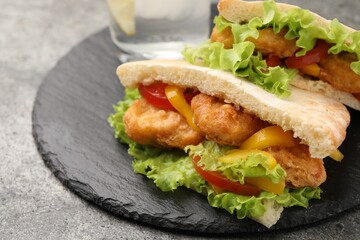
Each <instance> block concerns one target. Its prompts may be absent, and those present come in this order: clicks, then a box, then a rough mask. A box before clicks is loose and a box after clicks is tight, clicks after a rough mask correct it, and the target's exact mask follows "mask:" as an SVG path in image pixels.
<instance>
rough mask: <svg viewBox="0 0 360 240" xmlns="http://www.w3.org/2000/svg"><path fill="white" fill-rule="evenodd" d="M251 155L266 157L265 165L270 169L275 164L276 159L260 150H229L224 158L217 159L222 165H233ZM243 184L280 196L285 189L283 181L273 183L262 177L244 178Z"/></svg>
mask: <svg viewBox="0 0 360 240" xmlns="http://www.w3.org/2000/svg"><path fill="white" fill-rule="evenodd" d="M251 154H263V155H265V156H266V159H267V161H268V162H267V163H268V165H269V168H270V169H273V168H274V167H275V166H276V164H277V162H276V159H275V158H274V157H273V156H272V155H271V154H270V153H268V152H265V151H262V150H256V149H253V150H247V149H246V150H244V149H236V150H231V151H229V152H228V153H227V154H225V155H224V156H222V157H220V158H219V161H220V162H223V163H233V162H235V161H239V160H246V159H247V157H248V156H249V155H251ZM245 182H246V183H249V184H252V185H254V186H256V187H258V188H260V189H261V190H265V191H268V192H272V193H275V194H281V193H283V192H284V189H285V179H283V180H281V181H280V182H279V183H273V182H271V180H270V179H267V178H263V177H246V178H245Z"/></svg>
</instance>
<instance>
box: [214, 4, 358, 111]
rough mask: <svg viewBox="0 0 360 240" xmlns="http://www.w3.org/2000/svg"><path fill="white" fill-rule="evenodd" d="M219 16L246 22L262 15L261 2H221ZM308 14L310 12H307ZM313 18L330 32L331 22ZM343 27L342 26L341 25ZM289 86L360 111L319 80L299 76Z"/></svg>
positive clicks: (283, 6) (341, 93)
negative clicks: (318, 94)
mask: <svg viewBox="0 0 360 240" xmlns="http://www.w3.org/2000/svg"><path fill="white" fill-rule="evenodd" d="M276 6H277V7H278V9H279V10H281V11H284V12H287V11H289V10H291V9H294V8H299V7H298V6H294V5H290V4H285V3H276ZM218 10H219V14H220V15H221V16H222V17H224V18H225V19H226V20H228V21H230V22H235V23H242V22H248V21H249V20H250V19H252V18H254V17H262V16H263V15H264V6H263V1H251V2H249V1H242V0H221V1H220V2H219V4H218ZM309 12H310V11H309ZM310 13H311V14H312V15H313V16H314V17H315V24H316V25H319V26H321V27H323V28H325V29H329V30H330V24H331V20H328V19H325V18H323V17H321V16H320V15H318V14H316V13H313V12H310ZM342 25H343V24H342ZM343 26H344V27H345V28H346V29H348V31H349V33H351V32H354V31H355V30H354V29H352V28H350V27H348V26H345V25H343ZM291 84H292V85H294V86H296V87H298V88H302V89H305V90H308V91H313V92H317V93H320V94H323V95H325V96H327V97H330V98H332V99H335V100H337V101H340V102H341V103H343V104H345V105H347V106H349V107H351V108H353V109H356V110H360V101H359V100H358V99H356V98H355V97H354V96H353V95H352V94H351V93H348V92H345V91H342V90H338V89H336V88H334V87H332V86H331V85H330V84H328V83H326V82H324V81H321V80H316V81H314V80H311V79H307V78H303V77H301V76H298V77H296V78H295V79H294V80H292V81H291Z"/></svg>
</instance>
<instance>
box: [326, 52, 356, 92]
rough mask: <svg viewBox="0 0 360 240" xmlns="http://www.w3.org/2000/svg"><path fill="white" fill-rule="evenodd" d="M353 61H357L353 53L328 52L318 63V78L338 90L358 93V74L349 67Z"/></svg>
mask: <svg viewBox="0 0 360 240" xmlns="http://www.w3.org/2000/svg"><path fill="white" fill-rule="evenodd" d="M355 61H357V57H356V55H355V54H353V53H348V52H341V53H339V54H336V55H334V54H329V55H328V56H327V57H326V58H324V59H322V60H321V61H320V63H319V66H320V75H319V78H320V79H321V80H323V81H326V82H328V83H330V84H331V85H332V86H333V87H335V88H337V89H339V90H342V91H345V92H350V93H359V92H360V75H357V74H356V73H354V72H353V71H352V70H351V68H350V64H351V63H352V62H355Z"/></svg>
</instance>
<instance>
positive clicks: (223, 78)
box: [117, 60, 350, 158]
mask: <svg viewBox="0 0 360 240" xmlns="http://www.w3.org/2000/svg"><path fill="white" fill-rule="evenodd" d="M117 75H118V77H119V79H120V81H121V83H122V84H123V85H124V86H125V87H128V88H135V87H137V86H138V84H139V83H142V84H145V85H146V84H151V83H152V82H154V81H162V82H164V83H167V84H173V85H177V86H180V87H183V88H194V89H198V90H199V91H200V92H202V93H205V94H208V95H211V96H215V97H218V98H221V99H224V100H225V101H226V102H229V103H233V104H235V105H239V106H241V107H243V108H244V109H245V110H246V111H248V112H250V113H252V114H254V115H256V116H258V117H259V118H260V119H262V120H265V121H268V122H270V123H272V124H274V125H278V126H280V127H282V128H283V129H284V130H285V131H286V130H292V131H293V132H294V137H299V138H300V139H301V141H302V142H303V143H304V144H306V145H308V146H309V151H310V154H311V156H312V157H314V158H324V157H326V156H328V155H330V154H331V153H332V152H333V151H334V150H336V149H337V148H338V147H339V146H340V144H341V143H342V142H343V140H344V139H345V135H346V128H347V127H348V125H349V122H350V115H349V112H348V111H347V109H346V107H345V106H344V105H342V104H341V103H339V102H338V101H335V100H332V99H330V98H327V97H325V96H323V95H321V94H317V93H313V92H309V91H306V90H302V89H299V88H296V87H291V95H290V97H288V98H284V99H281V98H278V97H276V96H275V95H273V94H271V93H269V92H266V91H265V90H263V89H262V88H260V87H258V86H256V85H254V84H253V83H250V82H248V81H247V80H245V79H240V78H237V77H235V76H234V75H232V74H231V73H230V72H225V71H221V70H216V69H210V68H207V67H200V66H195V65H191V64H190V63H187V62H185V61H182V60H145V61H139V62H129V63H125V64H122V65H120V66H119V67H118V68H117Z"/></svg>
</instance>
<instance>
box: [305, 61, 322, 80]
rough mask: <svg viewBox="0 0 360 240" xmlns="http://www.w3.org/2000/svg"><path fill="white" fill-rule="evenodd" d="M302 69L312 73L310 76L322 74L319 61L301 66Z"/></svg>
mask: <svg viewBox="0 0 360 240" xmlns="http://www.w3.org/2000/svg"><path fill="white" fill-rule="evenodd" d="M300 70H301V71H302V72H303V73H305V74H307V75H310V76H313V77H319V75H320V67H319V65H318V64H317V63H313V64H310V65H307V66H305V67H303V68H300Z"/></svg>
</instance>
